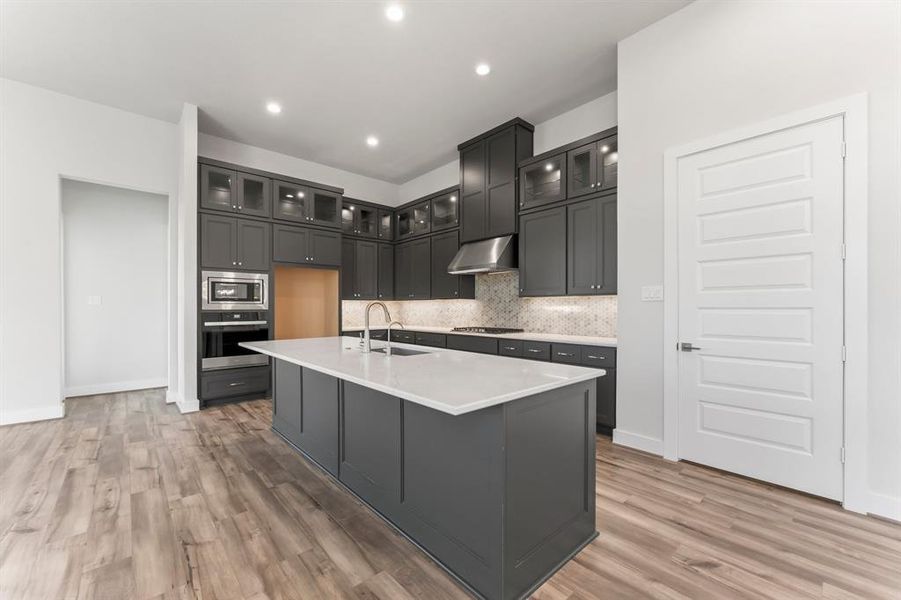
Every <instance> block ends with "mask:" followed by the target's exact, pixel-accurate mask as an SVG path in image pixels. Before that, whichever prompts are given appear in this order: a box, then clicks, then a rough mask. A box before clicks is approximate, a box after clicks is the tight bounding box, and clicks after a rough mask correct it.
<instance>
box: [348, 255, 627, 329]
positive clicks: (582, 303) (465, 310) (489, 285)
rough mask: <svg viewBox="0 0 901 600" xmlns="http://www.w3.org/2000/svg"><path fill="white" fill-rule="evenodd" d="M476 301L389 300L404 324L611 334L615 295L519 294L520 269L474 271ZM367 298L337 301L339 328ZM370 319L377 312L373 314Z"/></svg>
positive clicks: (358, 317)
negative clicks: (557, 295)
mask: <svg viewBox="0 0 901 600" xmlns="http://www.w3.org/2000/svg"><path fill="white" fill-rule="evenodd" d="M475 296H476V298H475V300H415V301H407V302H396V301H390V302H386V303H385V304H386V305H388V310H390V311H391V316H392V318H394V319H397V320H398V321H401V322H402V323H403V324H404V325H406V326H408V327H410V326H416V325H420V326H431V327H461V326H466V325H481V326H484V327H519V328H521V329H525V330H526V331H531V332H535V333H559V334H563V335H591V336H600V337H616V296H560V297H553V298H520V297H519V272H518V271H512V272H509V273H497V274H493V275H476V294H475ZM366 304H368V302H366V301H358V300H345V301H343V302H342V310H343V317H344V318H343V327H346V328H347V327H359V326H362V325H363V310H364V308H365V307H366ZM372 319H373V324H375V323H381V322H382V316H381V312H380V311H378V310H374V311H373V313H372Z"/></svg>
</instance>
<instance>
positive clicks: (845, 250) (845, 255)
mask: <svg viewBox="0 0 901 600" xmlns="http://www.w3.org/2000/svg"><path fill="white" fill-rule="evenodd" d="M846 258H848V244H842V260H845V259H846Z"/></svg>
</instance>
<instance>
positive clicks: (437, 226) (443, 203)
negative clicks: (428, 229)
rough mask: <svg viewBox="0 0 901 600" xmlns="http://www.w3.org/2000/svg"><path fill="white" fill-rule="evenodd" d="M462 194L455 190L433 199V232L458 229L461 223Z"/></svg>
mask: <svg viewBox="0 0 901 600" xmlns="http://www.w3.org/2000/svg"><path fill="white" fill-rule="evenodd" d="M459 196H460V194H459V191H458V190H453V191H451V192H448V193H447V194H443V195H441V196H437V197H435V198H432V209H431V211H432V231H438V230H441V229H448V228H450V227H456V226H457V225H459V223H460V212H459V211H460V202H459V200H458V198H459Z"/></svg>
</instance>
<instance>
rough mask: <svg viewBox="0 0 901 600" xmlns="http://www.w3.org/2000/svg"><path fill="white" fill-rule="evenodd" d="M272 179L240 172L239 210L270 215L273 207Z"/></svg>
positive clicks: (245, 212)
mask: <svg viewBox="0 0 901 600" xmlns="http://www.w3.org/2000/svg"><path fill="white" fill-rule="evenodd" d="M271 188H272V181H271V180H270V179H269V178H267V177H260V176H259V175H250V174H249V173H238V212H241V213H244V214H247V215H253V216H255V217H268V216H269V214H270V209H271V207H272V201H271V197H272V195H271V191H270V190H271Z"/></svg>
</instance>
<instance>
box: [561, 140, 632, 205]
mask: <svg viewBox="0 0 901 600" xmlns="http://www.w3.org/2000/svg"><path fill="white" fill-rule="evenodd" d="M618 167H619V152H618V149H617V143H616V135H611V136H608V137H604V138H602V139H600V140H598V141H593V142H589V143H587V144H584V145H582V146H579V147H578V148H574V149H572V150H570V151H568V152H567V153H566V169H567V195H568V196H569V197H570V198H575V197H577V196H583V195H585V194H592V193H596V192H601V191H605V190H609V189H613V188H615V187H616V184H617V175H618V173H617V171H618Z"/></svg>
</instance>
